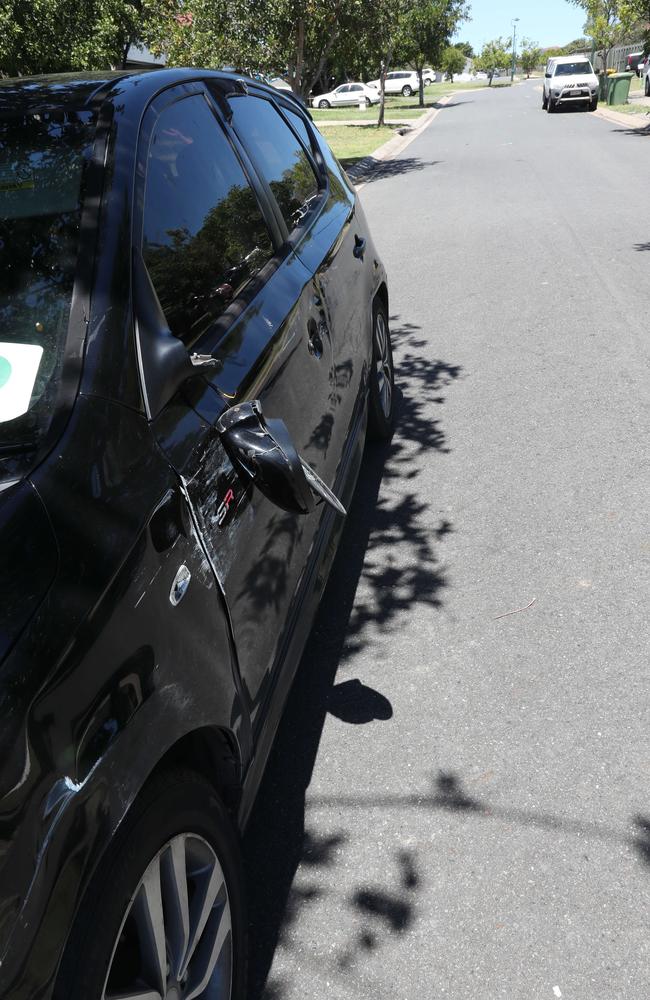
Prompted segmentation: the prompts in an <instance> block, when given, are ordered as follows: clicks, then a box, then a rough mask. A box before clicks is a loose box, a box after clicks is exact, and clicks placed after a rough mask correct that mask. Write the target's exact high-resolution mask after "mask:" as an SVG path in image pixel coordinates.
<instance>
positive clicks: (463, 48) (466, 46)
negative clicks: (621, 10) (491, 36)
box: [454, 0, 650, 59]
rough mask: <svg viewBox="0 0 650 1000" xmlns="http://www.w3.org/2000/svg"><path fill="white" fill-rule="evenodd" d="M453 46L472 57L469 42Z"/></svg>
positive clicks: (472, 51) (472, 53)
mask: <svg viewBox="0 0 650 1000" xmlns="http://www.w3.org/2000/svg"><path fill="white" fill-rule="evenodd" d="M649 2H650V0H649ZM454 48H456V49H460V51H461V52H462V53H463V55H464V56H465V58H466V59H473V58H474V49H473V48H472V46H471V45H470V44H469V42H456V43H455V45H454Z"/></svg>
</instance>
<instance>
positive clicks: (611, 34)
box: [571, 0, 641, 89]
mask: <svg viewBox="0 0 650 1000" xmlns="http://www.w3.org/2000/svg"><path fill="white" fill-rule="evenodd" d="M571 2H572V3H574V4H575V5H576V7H582V9H583V10H584V12H585V14H586V15H587V20H586V22H585V34H586V35H587V37H588V38H590V39H591V41H592V44H593V47H594V49H595V50H596V51H597V52H598V54H599V55H600V58H601V59H602V63H603V70H606V69H607V60H608V58H609V53H610V52H611V50H612V49H613V48H614V47H615V46H616V45H620V44H621V43H622V42H624V41H625V40H626V39H627V38H628V37H629V35H630V32H631V30H632V28H633V26H634V25H635V24H636V23H637V22H638V20H639V10H640V9H641V4H640V3H639V2H638V0H636V2H635V0H571ZM607 89H609V81H607Z"/></svg>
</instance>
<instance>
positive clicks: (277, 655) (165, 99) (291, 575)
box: [136, 84, 335, 724]
mask: <svg viewBox="0 0 650 1000" xmlns="http://www.w3.org/2000/svg"><path fill="white" fill-rule="evenodd" d="M229 86H231V87H232V84H229ZM240 99H241V101H242V102H244V103H245V102H247V101H249V100H251V99H250V98H248V97H247V96H245V94H243V93H242V95H241V98H240ZM233 104H234V105H235V106H236V102H233ZM269 107H270V108H272V105H271V104H270V103H269ZM220 108H221V109H222V110H223V112H224V113H223V114H222V113H221V112H220V110H219V109H220ZM240 109H241V106H240ZM274 113H275V114H276V115H277V117H278V119H279V118H280V116H279V114H278V112H277V111H275V112H274ZM245 117H246V116H245V114H244V112H243V110H242V113H241V114H235V115H233V114H232V109H231V108H230V107H229V105H228V101H227V99H226V98H225V97H224V95H223V93H222V92H221V91H219V88H217V89H216V90H214V91H213V92H212V93H210V92H209V91H208V90H207V88H204V87H202V86H200V85H198V84H197V85H191V86H185V87H183V88H176V89H175V90H174V91H168V92H166V93H165V94H164V95H162V96H161V97H159V98H158V99H157V101H156V102H155V103H154V105H153V106H151V107H150V109H149V111H148V113H147V118H146V120H145V123H144V127H143V131H142V136H141V142H140V154H139V167H138V174H139V187H138V202H139V204H141V216H140V223H139V233H138V237H137V240H136V250H141V262H142V263H141V266H143V267H144V268H145V269H146V273H147V276H148V278H149V279H150V281H151V284H152V286H153V289H154V290H155V293H156V295H157V298H158V301H159V306H160V308H161V309H162V312H163V313H164V318H165V320H166V322H167V324H168V326H169V328H170V330H171V332H172V333H173V334H174V335H175V336H176V337H178V338H180V339H181V340H182V341H183V342H184V344H185V345H186V347H187V350H188V352H189V353H191V354H192V355H193V356H194V358H195V360H196V362H197V366H196V371H197V375H196V377H194V378H193V379H190V380H189V381H187V382H186V383H185V384H184V386H183V387H182V389H181V391H180V392H178V393H177V394H176V396H175V397H174V398H173V399H172V400H171V402H170V403H169V404H168V405H167V406H165V408H164V410H163V411H162V412H161V413H160V414H158V415H157V416H156V418H155V421H154V429H155V433H156V437H157V439H158V442H159V444H160V447H161V448H162V449H163V451H164V452H165V454H166V455H167V457H168V459H169V461H170V463H171V464H172V465H173V467H174V468H175V470H176V472H177V473H178V475H179V478H180V481H181V485H182V489H183V490H184V492H185V494H186V496H187V498H188V500H189V503H190V505H191V509H192V513H193V517H194V520H195V523H196V527H197V530H198V532H199V534H200V536H201V538H202V541H203V544H204V546H205V551H206V555H207V557H208V560H209V562H210V564H211V566H212V569H213V571H214V573H215V575H216V577H217V580H218V582H219V585H220V586H221V588H222V591H223V593H224V595H225V599H226V603H227V606H228V611H229V615H230V620H231V625H232V631H233V636H234V641H235V646H236V651H237V661H238V664H239V674H240V677H241V683H242V686H243V695H244V697H245V699H246V701H247V703H248V707H249V712H250V715H251V718H252V719H253V722H254V724H255V722H256V720H257V719H258V718H259V716H260V712H259V709H260V706H261V705H262V704H263V702H264V700H265V698H266V697H267V695H268V693H269V690H270V685H271V680H272V677H273V672H274V670H275V668H276V667H277V666H278V664H279V663H280V662H281V657H282V649H283V645H284V643H285V640H286V636H287V634H288V631H290V629H291V623H292V621H293V618H294V617H295V615H296V613H297V609H298V607H299V605H300V601H301V597H302V590H303V587H304V584H305V580H306V567H307V565H308V563H309V561H310V555H311V554H312V553H315V551H316V547H317V539H318V537H319V528H320V526H321V521H322V519H323V508H322V507H321V508H318V509H317V510H316V511H314V512H312V513H311V514H309V515H306V516H300V515H295V514H290V513H287V512H285V511H283V510H280V509H279V508H278V507H276V506H274V505H273V504H272V503H271V502H270V501H269V500H267V499H266V498H265V497H264V496H262V494H261V493H260V492H259V491H258V490H256V489H253V488H251V487H250V485H249V484H248V483H247V482H246V481H243V480H242V479H241V478H240V476H239V475H238V474H237V473H236V472H235V470H234V469H233V466H232V464H231V463H230V461H229V459H228V457H227V455H226V453H225V451H224V448H223V446H222V443H221V439H220V436H219V433H218V430H217V427H216V424H217V421H218V419H219V417H220V416H221V415H222V414H223V412H224V411H225V410H226V409H227V408H228V407H229V406H232V405H235V404H237V403H239V402H242V401H244V400H249V399H253V398H257V399H259V400H260V401H261V403H262V406H263V409H264V412H265V414H266V416H269V417H276V418H281V419H282V420H284V422H285V424H286V426H287V428H288V430H289V433H290V435H291V436H292V438H293V440H294V441H295V442H296V444H297V445H298V450H299V452H300V454H301V456H302V457H303V458H304V459H305V460H306V461H307V462H308V463H309V464H310V465H311V466H312V467H313V468H315V470H316V471H317V472H318V473H319V474H320V475H322V476H323V478H325V479H326V480H328V479H329V480H331V479H332V476H331V475H330V474H328V472H329V470H330V466H332V459H331V456H328V455H327V453H326V451H324V449H323V447H322V434H321V432H320V430H319V428H320V427H321V426H322V422H323V418H324V416H326V415H327V414H328V412H329V409H330V402H329V395H330V372H331V369H332V349H331V340H330V338H329V335H328V332H327V330H326V324H325V318H324V316H323V315H322V314H321V310H320V309H319V308H318V305H317V301H316V294H315V286H314V283H313V280H312V275H311V274H310V272H309V270H308V269H307V268H306V267H305V265H304V264H303V263H302V262H301V261H300V259H299V258H298V257H297V256H296V255H295V254H294V253H293V252H292V251H291V248H290V247H289V246H288V243H287V239H286V236H287V232H286V226H285V224H284V222H283V218H282V214H281V211H280V209H279V208H278V203H281V205H282V207H283V210H284V211H285V212H286V213H287V215H288V216H289V217H291V216H292V215H293V216H295V217H299V216H301V213H307V214H309V212H310V211H312V210H313V205H314V204H315V203H317V202H318V200H319V198H320V197H321V195H320V192H319V188H318V179H317V177H316V175H315V174H314V172H313V170H312V168H311V165H310V163H309V161H308V160H307V157H304V161H305V162H303V161H302V160H300V161H299V162H296V157H294V155H293V153H294V150H293V149H287V148H286V146H283V145H282V136H280V137H279V136H278V134H277V133H273V134H271V135H268V134H267V135H266V141H267V143H268V144H270V147H271V149H272V150H273V151H274V155H275V158H276V161H275V168H276V173H278V179H277V184H276V186H275V192H274V193H272V191H271V187H272V185H269V183H268V181H266V180H264V179H263V178H262V177H261V176H260V174H259V172H258V170H256V169H255V167H254V166H253V164H252V163H251V161H250V159H249V157H248V156H247V155H246V152H245V151H244V148H243V146H242V145H241V143H240V141H239V139H238V137H237V134H236V132H235V130H234V128H233V120H234V121H235V122H237V121H238V119H239V118H245ZM228 119H230V122H229V121H228ZM281 124H283V123H282V122H281ZM285 127H286V126H285ZM287 132H288V138H289V140H290V143H293V145H294V146H295V147H297V149H298V150H300V144H299V142H298V141H297V139H296V137H295V136H294V135H293V133H292V132H291V131H290V130H289V129H287ZM292 167H293V171H292ZM202 359H203V360H202ZM333 467H335V463H334V466H333Z"/></svg>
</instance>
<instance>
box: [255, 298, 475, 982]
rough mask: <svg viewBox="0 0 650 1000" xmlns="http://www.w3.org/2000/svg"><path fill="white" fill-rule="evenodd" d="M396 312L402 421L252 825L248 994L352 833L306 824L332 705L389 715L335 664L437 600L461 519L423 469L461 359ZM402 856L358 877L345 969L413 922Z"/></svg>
mask: <svg viewBox="0 0 650 1000" xmlns="http://www.w3.org/2000/svg"><path fill="white" fill-rule="evenodd" d="M391 322H392V328H393V331H392V332H393V343H394V348H395V356H396V368H397V372H396V377H397V385H398V387H399V389H398V393H399V404H398V406H399V408H398V415H397V428H396V432H395V434H394V437H393V439H392V441H391V442H390V443H388V444H385V445H381V446H375V445H373V446H370V447H368V448H367V449H366V453H365V456H364V461H363V464H362V467H361V471H360V475H359V480H358V484H357V489H356V492H355V496H354V499H353V502H352V504H351V505H350V509H349V512H348V517H347V521H346V526H345V529H344V531H343V535H342V537H341V541H340V545H339V550H338V555H337V557H336V560H335V562H334V565H333V568H332V572H331V575H330V580H329V583H328V585H327V588H326V590H325V593H324V595H323V598H322V601H321V605H320V608H319V612H318V615H317V618H316V621H315V624H314V627H313V629H312V633H311V636H310V639H309V641H308V643H307V647H306V649H305V652H304V655H303V658H302V661H301V664H300V667H299V669H298V672H297V674H296V678H295V681H294V684H293V688H292V691H291V693H290V695H289V699H288V702H287V706H286V709H285V712H284V716H283V719H282V722H281V724H280V727H279V730H278V734H277V738H276V741H275V745H274V748H273V751H272V753H271V757H270V759H269V764H268V767H267V770H266V774H265V777H264V780H263V782H262V786H261V788H260V792H259V794H258V797H257V801H256V804H255V807H254V810H253V813H252V816H251V820H250V823H249V827H248V829H247V832H246V836H245V838H244V860H245V867H246V872H247V879H248V886H249V892H248V897H249V914H250V938H251V956H250V990H249V1000H260V998H261V997H265V1000H276V998H278V997H280V996H281V995H282V987H281V984H279V983H277V982H275V983H270V984H268V985H267V979H268V974H269V970H270V968H271V964H272V961H273V956H274V953H275V950H276V947H277V946H278V943H279V942H283V944H284V946H285V947H289V940H288V939H289V935H288V933H287V932H288V930H289V929H290V928H291V926H292V924H293V923H294V922H295V921H296V919H297V917H298V914H299V913H300V911H301V909H302V908H303V907H306V906H309V905H311V904H313V903H315V902H316V901H317V900H318V899H320V898H321V895H322V893H323V892H324V891H325V890H324V888H323V885H322V883H323V881H324V879H323V877H322V876H323V874H324V870H325V869H328V868H331V867H332V866H334V865H336V863H337V857H338V856H339V855H340V853H341V851H342V850H344V847H345V844H346V842H347V841H348V839H349V837H350V833H349V831H348V830H347V829H345V828H341V829H340V830H338V831H335V832H333V833H332V832H330V833H329V834H328V836H327V837H325V838H324V837H322V836H321V835H320V834H319V833H318V832H316V831H314V830H312V829H306V827H305V794H306V790H307V788H308V786H309V784H310V781H311V777H312V771H313V768H314V764H315V761H316V757H317V754H318V748H319V743H320V739H321V733H322V730H323V726H324V724H325V720H326V717H327V714H328V712H331V713H332V714H333V715H336V716H337V718H338V719H340V720H341V721H343V722H348V723H351V724H355V725H359V724H371V725H382V724H383V722H384V721H385V720H387V719H389V718H390V717H391V715H392V707H391V704H390V700H389V692H377V691H374V690H373V689H372V688H369V687H367V686H366V685H364V684H362V683H361V681H360V680H358V679H356V678H352V679H349V678H345V679H344V680H343V681H342V682H340V683H338V684H335V677H336V674H337V671H338V670H339V668H341V667H342V666H345V665H347V664H348V663H349V661H351V660H352V659H353V657H354V654H355V652H357V651H358V650H360V649H362V648H364V647H366V646H368V645H369V644H372V643H374V644H381V643H382V642H383V641H384V636H385V635H386V633H390V631H391V628H392V627H393V626H394V625H396V624H397V622H398V621H399V617H400V615H401V614H402V613H403V612H404V611H405V610H407V609H412V608H414V607H415V606H418V607H420V608H422V611H423V613H427V610H428V609H429V610H436V609H438V608H439V607H440V605H441V603H442V593H443V591H444V587H445V585H446V574H445V570H444V567H443V565H442V563H441V558H440V554H439V549H440V546H441V544H443V542H444V539H445V537H446V536H447V535H448V534H449V533H450V532H451V531H452V530H453V527H452V525H451V523H450V522H449V521H448V520H446V519H442V520H437V521H436V523H432V522H431V518H430V516H428V517H427V514H428V511H427V507H428V505H427V503H426V502H425V501H424V500H423V499H422V495H421V494H418V492H417V491H416V488H415V482H414V480H416V478H417V476H418V473H419V470H420V468H421V466H422V461H423V459H424V458H426V461H427V462H428V463H430V462H431V461H433V460H435V456H436V455H444V454H445V453H446V452H447V451H449V444H448V441H447V436H446V433H445V430H444V429H443V427H442V423H441V420H431V417H430V413H429V412H427V408H428V407H429V406H430V404H431V401H432V400H433V401H434V402H435V403H437V404H438V405H442V404H443V403H444V395H443V392H444V389H445V388H446V387H447V386H449V385H450V384H451V383H452V382H453V381H454V380H455V379H457V378H459V377H460V376H461V368H460V367H459V366H458V365H452V364H448V363H447V362H444V361H441V360H431V359H430V358H429V356H428V355H429V349H430V342H429V340H428V339H427V337H426V335H425V334H424V333H423V332H422V331H421V330H420V329H419V328H418V327H417V326H415V325H412V324H408V323H399V322H398V318H397V317H393V318H392V320H391ZM382 484H383V489H381V492H380V487H382ZM395 858H396V862H395V864H396V870H397V872H398V875H397V876H396V878H395V880H394V882H395V884H394V885H393V887H392V888H387V887H386V884H383V885H382V886H381V887H378V886H372V885H367V884H357V885H356V886H355V887H354V888H353V890H352V891H351V892H350V893H349V895H348V897H347V899H346V900H345V901H344V902H345V905H346V907H348V908H349V909H350V911H353V912H355V913H356V914H357V915H358V918H359V920H360V922H361V923H360V926H359V929H358V934H356V936H355V937H354V939H353V940H351V941H350V942H349V945H348V946H347V947H346V948H345V949H344V952H343V953H342V954H341V955H339V959H338V967H339V969H340V970H341V971H343V972H344V971H345V970H346V969H349V968H350V967H351V966H352V965H354V964H355V963H356V961H358V960H359V959H360V958H362V957H363V955H364V954H366V953H368V952H370V951H375V950H376V949H377V947H379V945H380V943H381V941H382V940H383V939H384V937H385V935H386V934H401V933H404V932H405V931H406V930H407V929H408V927H409V926H410V924H411V921H412V919H413V913H414V902H413V898H412V897H413V894H414V893H415V892H416V891H417V889H418V887H419V884H420V879H419V875H418V873H417V862H416V858H415V856H412V855H409V854H408V852H406V851H405V849H404V848H403V846H402V845H399V844H397V845H395ZM299 865H300V866H301V871H302V876H301V881H300V886H299V887H298V886H295V885H294V876H295V874H296V870H297V868H298V866H299ZM312 872H313V876H314V877H313V878H311V876H310V873H312ZM319 874H320V875H321V877H320V878H319V877H318V876H319ZM305 875H306V876H307V877H306V878H305Z"/></svg>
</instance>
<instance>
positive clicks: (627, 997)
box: [246, 81, 650, 1000]
mask: <svg viewBox="0 0 650 1000" xmlns="http://www.w3.org/2000/svg"><path fill="white" fill-rule="evenodd" d="M540 104H541V97H540V94H539V93H538V92H537V91H536V90H535V85H534V84H533V83H532V81H531V83H530V84H523V85H522V86H519V87H514V88H509V89H505V90H501V91H490V90H483V91H480V92H477V93H472V94H466V95H461V94H459V95H458V96H457V97H455V98H454V100H453V102H450V104H449V105H448V106H447V107H446V108H445V109H444V110H443V111H442V112H441V113H440V114H439V115H438V117H437V118H436V120H435V121H434V122H432V124H431V125H430V127H428V128H427V129H426V130H425V131H424V132H423V133H422V134H421V135H419V136H418V138H417V139H415V140H414V141H413V142H412V143H411V144H410V145H409V146H408V147H407V148H406V149H405V150H404V151H403V153H402V154H401V155H400V156H399V157H398V158H397V159H396V160H393V161H391V162H388V163H386V164H384V165H383V167H382V169H381V170H380V171H379V172H378V173H377V174H375V175H374V177H373V178H372V179H371V180H370V181H369V182H368V183H367V184H366V185H365V186H364V188H363V190H362V192H361V200H362V203H363V206H364V209H365V212H366V214H367V216H368V219H369V222H370V226H371V229H372V232H373V234H374V238H375V241H376V243H377V246H378V249H379V252H380V253H381V255H382V257H383V260H384V261H385V264H386V266H387V269H388V273H389V279H390V292H391V305H390V312H391V316H392V331H393V338H394V344H395V357H396V364H397V380H398V385H399V392H400V403H399V419H398V425H397V430H396V433H395V436H394V439H393V442H392V444H391V445H390V446H388V447H385V448H377V447H374V448H370V449H368V452H367V455H366V459H365V463H364V467H363V469H362V473H361V478H360V482H359V488H358V491H357V496H356V499H355V502H354V504H353V506H352V509H351V510H350V513H349V517H348V524H347V527H346V531H345V534H344V537H343V541H342V545H341V549H340V551H339V554H338V556H337V560H336V564H335V567H334V571H333V574H332V577H331V580H330V584H329V585H328V589H327V592H326V595H325V598H324V600H323V604H322V607H321V611H320V614H319V619H318V622H317V624H316V627H315V629H314V633H313V635H312V637H311V640H310V643H309V646H308V649H307V651H306V654H305V657H304V660H303V663H302V665H301V668H300V671H299V674H298V677H297V679H296V684H295V687H294V690H293V693H292V695H291V698H290V702H289V704H288V706H287V711H286V713H285V716H284V719H283V722H282V726H281V729H280V733H279V736H278V740H277V743H276V747H275V750H274V753H273V756H272V759H271V762H270V765H269V769H268V772H267V775H266V778H265V781H264V785H263V788H262V792H261V795H260V799H259V801H258V804H257V807H256V809H255V812H254V815H253V819H252V823H251V827H250V830H249V833H248V836H247V840H246V863H247V869H248V876H249V896H250V910H251V934H252V942H251V962H250V964H251V986H250V1000H259V998H260V997H262V996H264V997H266V998H267V1000H316V998H319V1000H320V998H322V997H331V998H336V1000H339V998H340V1000H352V998H354V1000H360V998H364V1000H365V998H368V1000H370V998H372V1000H384V998H385V1000H389V998H390V1000H398V998H399V1000H420V998H436V997H445V998H452V1000H496V998H502V997H506V998H508V1000H546V998H548V1000H553V998H556V997H557V998H559V997H564V998H565V1000H640V998H642V997H645V996H647V995H648V989H649V986H650V973H649V964H648V959H649V954H650V934H649V929H650V928H649V916H650V907H649V901H650V739H649V727H648V721H649V719H648V708H649V698H648V631H649V630H648V617H649V615H648V612H649V591H650V587H649V584H650V528H649V526H648V523H649V522H648V503H649V497H650V489H649V486H650V456H649V445H648V429H649V425H650V405H649V404H650V389H649V375H650V349H649V343H650V334H649V332H648V331H649V328H650V325H649V321H648V312H649V306H650V296H649V294H648V289H649V287H650V283H649V281H648V276H649V272H650V222H649V221H648V220H649V219H650V185H648V182H647V177H648V172H649V169H650V138H648V136H647V135H644V134H641V133H639V132H636V131H635V130H633V129H626V128H625V126H624V125H621V124H617V123H612V122H608V121H604V120H603V119H601V118H599V117H597V116H595V115H592V114H588V113H584V112H573V111H570V112H561V113H559V114H555V115H548V114H546V113H545V112H543V111H542V110H541V106H540ZM510 612H514V613H510Z"/></svg>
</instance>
